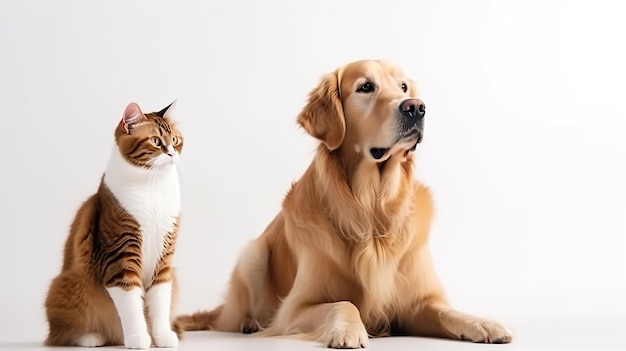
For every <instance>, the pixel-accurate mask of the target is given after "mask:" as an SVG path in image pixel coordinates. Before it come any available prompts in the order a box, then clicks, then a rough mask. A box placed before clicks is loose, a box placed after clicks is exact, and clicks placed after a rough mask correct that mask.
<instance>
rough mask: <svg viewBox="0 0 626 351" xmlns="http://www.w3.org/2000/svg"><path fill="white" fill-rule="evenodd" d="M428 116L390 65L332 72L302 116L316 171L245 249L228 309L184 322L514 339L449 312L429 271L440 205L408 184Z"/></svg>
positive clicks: (354, 335) (329, 342)
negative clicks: (431, 236)
mask: <svg viewBox="0 0 626 351" xmlns="http://www.w3.org/2000/svg"><path fill="white" fill-rule="evenodd" d="M425 112H426V109H425V104H424V102H423V101H421V100H420V99H418V98H417V88H416V84H415V82H414V81H412V80H411V79H409V78H407V77H406V75H405V73H404V72H403V70H402V69H401V68H400V67H398V66H397V65H395V64H394V63H392V62H389V61H384V60H361V61H356V62H352V63H349V64H346V65H344V66H341V67H339V68H338V69H337V70H335V71H334V72H333V73H330V74H327V75H325V76H324V77H323V78H322V80H321V82H320V84H319V86H318V87H316V88H315V89H314V90H313V91H312V92H311V93H310V94H309V99H308V102H307V103H306V106H305V107H304V108H303V110H302V111H301V113H300V114H299V116H298V118H297V121H298V124H299V125H300V126H301V127H302V128H303V129H304V130H305V131H306V132H307V133H308V134H310V135H311V136H313V137H314V138H316V139H317V140H319V146H318V148H317V151H316V153H315V156H314V159H313V160H312V162H311V164H310V166H309V167H308V169H307V170H306V171H305V173H304V174H303V175H302V177H301V178H300V179H299V180H298V181H297V182H295V183H294V184H292V186H291V189H290V190H289V191H288V193H287V195H286V197H285V198H284V201H283V203H282V209H281V211H280V212H279V213H278V215H277V216H276V217H275V218H274V219H273V221H272V222H271V223H270V224H269V225H268V227H267V228H266V229H265V231H264V232H263V234H262V235H261V236H260V237H258V238H257V239H255V240H253V241H252V242H251V243H249V244H248V246H247V247H246V248H245V249H244V252H243V253H242V254H241V256H240V258H239V260H238V262H237V264H236V267H235V268H234V271H233V272H232V276H231V279H230V286H229V290H228V292H227V295H226V297H225V301H224V303H223V304H222V305H221V306H219V307H217V308H215V309H213V310H210V311H199V312H196V313H193V314H190V315H182V316H179V317H178V318H177V320H176V322H177V324H178V325H179V326H180V327H181V328H183V329H184V330H216V331H227V332H237V331H240V332H244V333H255V332H256V333H257V335H259V336H291V337H298V338H303V339H307V340H315V341H318V342H321V343H323V344H325V345H326V346H328V347H331V348H364V347H367V346H368V344H369V337H376V336H388V335H412V336H424V337H439V338H449V339H459V340H468V341H473V342H485V343H508V342H510V341H511V340H512V335H511V333H510V332H509V330H508V329H507V328H506V327H504V326H502V325H500V324H499V323H497V322H495V321H491V320H488V319H483V318H480V317H476V316H472V315H469V314H466V313H462V312H459V311H457V310H455V309H453V308H452V307H451V306H450V304H449V303H448V302H447V300H446V297H445V292H444V288H443V287H442V284H441V282H440V280H439V279H438V277H437V275H436V273H435V270H434V268H433V263H432V260H431V256H430V252H429V248H428V237H429V230H430V226H431V222H432V220H433V199H432V195H431V192H430V191H429V189H428V188H427V187H426V186H425V185H424V184H422V183H420V182H418V181H417V180H415V179H414V176H413V167H414V165H413V158H414V152H413V151H415V149H416V147H417V145H418V144H419V143H420V142H421V141H422V137H423V134H424V117H425Z"/></svg>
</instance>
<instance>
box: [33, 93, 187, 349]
mask: <svg viewBox="0 0 626 351" xmlns="http://www.w3.org/2000/svg"><path fill="white" fill-rule="evenodd" d="M170 110H171V104H170V106H168V107H166V108H164V109H163V110H161V111H159V112H154V113H149V114H143V113H142V112H141V109H140V108H139V106H138V105H137V104H135V103H131V104H129V105H128V106H127V108H126V110H125V111H124V115H123V117H122V119H121V121H120V123H119V124H118V126H117V128H116V129H115V143H114V147H113V151H112V154H111V158H110V160H109V164H108V166H107V169H106V171H105V173H104V176H103V177H102V180H101V182H100V186H99V188H98V191H97V192H96V193H95V194H94V195H92V196H91V197H90V198H89V199H88V200H87V201H85V202H84V203H83V205H82V206H81V207H80V209H79V210H78V213H77V214H76V217H75V219H74V222H73V223H72V225H71V228H70V234H69V237H68V238H67V241H66V243H65V249H64V258H63V266H62V270H61V273H60V274H59V275H58V276H57V277H56V278H55V279H54V280H53V281H52V283H51V285H50V288H49V291H48V294H47V298H46V302H45V307H46V315H47V319H48V324H49V334H48V338H47V339H46V341H45V344H46V345H67V346H69V345H78V346H102V345H125V346H126V347H127V348H140V349H142V348H148V347H150V345H151V344H154V345H155V346H160V347H174V346H176V345H177V343H178V335H177V334H178V333H179V332H180V331H179V330H173V329H176V328H173V326H172V318H171V309H172V306H173V300H174V297H175V295H176V290H177V286H176V277H175V274H174V271H173V270H172V267H171V260H172V255H173V254H174V249H175V245H176V236H177V233H178V217H179V214H180V189H179V182H178V173H177V170H176V165H175V163H176V162H177V161H178V159H179V157H180V152H181V151H182V147H183V139H182V136H181V135H180V133H179V131H178V130H177V129H176V128H175V126H174V124H173V122H172V121H171V120H170V118H169V116H168V112H169V111H170Z"/></svg>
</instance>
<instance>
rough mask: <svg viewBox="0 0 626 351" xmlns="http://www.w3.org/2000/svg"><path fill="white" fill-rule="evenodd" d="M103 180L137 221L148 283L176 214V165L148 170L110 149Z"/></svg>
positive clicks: (177, 199)
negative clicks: (110, 153)
mask: <svg viewBox="0 0 626 351" xmlns="http://www.w3.org/2000/svg"><path fill="white" fill-rule="evenodd" d="M104 183H105V184H106V185H107V187H108V188H109V190H110V191H111V192H112V193H113V195H114V196H115V198H116V199H117V201H118V202H119V203H120V205H121V206H122V207H123V208H124V209H125V210H126V211H127V212H128V213H129V214H130V215H131V216H133V218H135V220H136V221H137V222H138V223H139V226H140V229H141V236H142V260H141V266H142V272H141V275H142V276H141V280H142V283H143V286H144V287H148V286H150V285H151V284H152V279H153V277H154V274H155V273H156V272H155V270H156V268H157V265H158V263H159V261H160V260H161V258H162V257H163V252H164V244H165V239H166V237H167V235H168V234H169V233H171V232H172V231H173V230H174V226H175V223H176V220H177V218H178V216H179V214H180V186H179V182H178V172H177V170H176V167H174V166H171V167H168V168H167V169H159V170H152V171H148V170H145V169H141V168H139V167H136V166H133V165H131V164H129V163H128V162H126V161H125V160H124V159H123V158H122V156H121V155H119V152H118V151H117V149H114V150H113V153H112V157H111V161H110V162H109V167H108V168H107V171H106V173H105V175H104Z"/></svg>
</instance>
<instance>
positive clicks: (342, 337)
mask: <svg viewBox="0 0 626 351" xmlns="http://www.w3.org/2000/svg"><path fill="white" fill-rule="evenodd" d="M290 302H291V301H289V300H286V301H285V303H284V304H283V306H282V307H281V309H280V310H279V312H278V315H277V316H276V319H275V320H274V322H273V324H272V326H271V327H270V330H269V331H270V333H273V334H278V335H297V336H299V337H302V338H304V339H311V340H316V341H319V342H321V343H324V345H326V346H328V347H330V348H335V349H358V348H364V347H367V345H368V344H369V339H368V335H367V331H366V330H365V326H364V325H363V322H362V321H361V316H360V314H359V310H358V309H357V308H356V306H354V305H353V304H352V303H351V302H348V301H339V302H330V303H321V304H314V305H308V306H301V307H299V308H291V306H290V305H291V304H290Z"/></svg>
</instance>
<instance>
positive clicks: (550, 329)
mask: <svg viewBox="0 0 626 351" xmlns="http://www.w3.org/2000/svg"><path fill="white" fill-rule="evenodd" d="M509 325H510V326H511V328H512V329H513V331H514V335H515V339H514V341H513V343H511V344H508V345H485V344H472V343H468V342H460V341H449V340H439V339H428V338H411V337H388V338H378V339H372V340H371V341H370V346H369V347H368V348H367V350H380V351H393V350H435V351H436V350H463V351H474V350H490V351H497V350H552V351H559V350H622V351H623V350H626V337H625V336H626V332H625V329H626V318H624V317H623V316H622V317H615V318H609V317H606V318H582V317H581V318H579V319H577V318H568V319H563V320H559V319H556V318H550V319H541V320H535V321H531V320H528V319H524V320H517V321H512V323H510V324H509ZM0 349H3V350H32V351H38V350H57V351H61V350H77V348H59V347H55V348H48V347H44V346H41V343H40V341H38V340H32V341H29V342H14V343H6V342H0ZM120 349H123V347H102V348H97V350H98V351H104V350H120ZM320 349H325V347H324V346H323V345H321V344H318V343H314V342H306V341H299V340H291V339H283V338H267V339H266V338H255V337H251V336H247V335H242V334H229V333H217V332H189V333H186V334H185V336H184V339H183V340H181V342H180V344H179V346H178V350H187V351H211V350H220V351H222V350H224V351H225V350H255V351H263V350H273V351H283V350H284V351H287V350H289V351H291V350H298V351H300V350H320Z"/></svg>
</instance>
